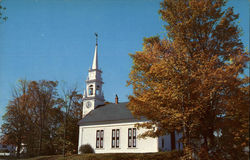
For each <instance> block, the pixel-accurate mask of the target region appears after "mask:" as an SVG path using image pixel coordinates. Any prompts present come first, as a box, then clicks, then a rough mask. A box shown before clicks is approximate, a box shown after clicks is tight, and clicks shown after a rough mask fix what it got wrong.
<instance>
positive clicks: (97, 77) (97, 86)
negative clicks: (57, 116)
mask: <svg viewBox="0 0 250 160" xmlns="http://www.w3.org/2000/svg"><path fill="white" fill-rule="evenodd" d="M95 36H96V46H95V54H94V59H93V64H92V67H91V69H89V73H88V78H87V80H86V90H84V94H83V112H82V113H83V115H82V117H84V116H85V115H87V114H88V113H89V112H90V111H91V110H93V109H95V108H96V107H97V106H99V105H103V104H104V95H103V92H102V84H103V81H102V77H101V74H102V71H101V70H100V69H98V54H97V48H98V44H97V37H98V35H97V33H95Z"/></svg>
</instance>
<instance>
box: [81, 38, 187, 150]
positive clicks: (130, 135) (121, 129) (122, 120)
mask: <svg viewBox="0 0 250 160" xmlns="http://www.w3.org/2000/svg"><path fill="white" fill-rule="evenodd" d="M96 36H97V35H96ZM97 49H98V44H97V43H96V46H95V52H94V59H93V64H92V68H91V69H89V72H88V78H87V80H86V90H85V91H84V95H83V109H82V111H83V112H82V113H83V114H82V119H81V120H80V121H79V122H78V125H79V142H78V149H79V148H80V146H81V145H84V144H90V145H91V146H92V148H93V149H94V151H95V153H145V152H159V151H167V150H174V149H177V150H178V149H181V148H182V146H181V144H180V143H179V142H178V139H179V138H180V135H179V134H177V133H176V134H175V135H174V136H172V137H171V136H170V134H166V135H165V136H160V137H157V138H150V137H148V138H145V139H142V138H138V135H139V134H141V133H143V132H145V131H146V129H139V130H138V129H137V128H136V127H135V124H136V123H143V122H147V121H149V120H147V119H146V118H141V119H136V118H135V117H134V116H133V115H132V113H131V111H130V110H129V109H128V108H127V103H126V102H125V103H119V101H118V97H117V96H116V97H115V103H105V99H104V95H103V91H102V85H103V80H102V76H101V75H102V71H101V70H100V69H99V67H98V52H97ZM171 140H172V141H171Z"/></svg>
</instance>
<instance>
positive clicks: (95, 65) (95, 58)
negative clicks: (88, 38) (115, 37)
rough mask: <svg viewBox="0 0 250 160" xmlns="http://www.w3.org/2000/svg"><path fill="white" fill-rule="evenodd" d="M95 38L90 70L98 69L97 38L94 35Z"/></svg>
mask: <svg viewBox="0 0 250 160" xmlns="http://www.w3.org/2000/svg"><path fill="white" fill-rule="evenodd" d="M95 36H96V45H95V54H94V59H93V64H92V69H98V54H97V46H98V44H97V38H98V34H97V33H95Z"/></svg>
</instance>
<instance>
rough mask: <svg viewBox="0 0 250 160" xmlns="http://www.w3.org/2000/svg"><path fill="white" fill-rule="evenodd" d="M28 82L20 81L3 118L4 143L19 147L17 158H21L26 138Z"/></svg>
mask: <svg viewBox="0 0 250 160" xmlns="http://www.w3.org/2000/svg"><path fill="white" fill-rule="evenodd" d="M27 91H28V82H27V81H26V80H20V81H19V82H18V85H17V87H16V88H13V91H12V100H11V101H9V104H8V105H7V107H6V110H7V112H6V113H5V114H4V116H3V120H4V121H5V123H3V125H2V126H1V130H2V133H3V135H4V136H3V140H4V141H3V143H6V144H12V145H14V146H16V147H17V157H19V156H20V150H21V147H22V143H23V141H24V138H25V128H26V123H27V122H28V121H27V117H26V113H27V110H26V109H27V108H28V105H29V102H28V97H27Z"/></svg>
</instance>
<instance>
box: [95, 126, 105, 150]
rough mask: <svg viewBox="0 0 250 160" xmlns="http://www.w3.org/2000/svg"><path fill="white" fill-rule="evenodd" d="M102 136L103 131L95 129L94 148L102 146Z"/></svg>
mask: <svg viewBox="0 0 250 160" xmlns="http://www.w3.org/2000/svg"><path fill="white" fill-rule="evenodd" d="M103 137H104V131H103V130H97V131H96V148H103Z"/></svg>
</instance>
